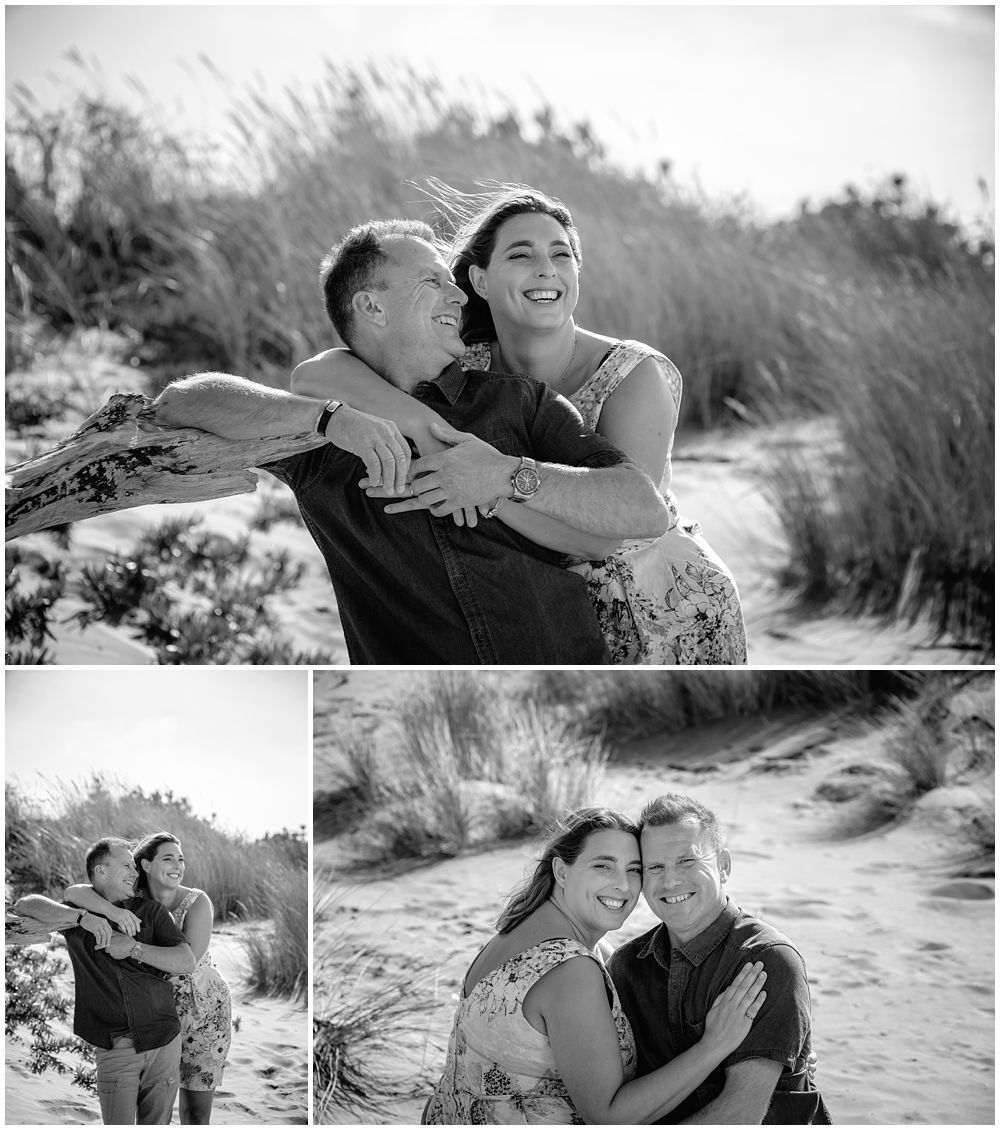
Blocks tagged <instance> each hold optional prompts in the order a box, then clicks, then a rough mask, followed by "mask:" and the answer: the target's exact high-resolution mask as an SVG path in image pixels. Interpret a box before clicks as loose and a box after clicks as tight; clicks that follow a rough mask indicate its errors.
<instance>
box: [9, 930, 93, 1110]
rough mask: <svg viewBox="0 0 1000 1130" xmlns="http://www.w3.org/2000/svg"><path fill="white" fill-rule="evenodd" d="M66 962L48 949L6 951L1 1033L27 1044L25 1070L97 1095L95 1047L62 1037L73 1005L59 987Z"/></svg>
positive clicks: (81, 1041)
mask: <svg viewBox="0 0 1000 1130" xmlns="http://www.w3.org/2000/svg"><path fill="white" fill-rule="evenodd" d="M67 964H68V963H67V960H66V958H65V957H64V956H63V955H62V954H60V953H53V952H51V951H50V950H44V951H39V950H36V949H32V948H30V947H24V948H21V947H18V946H8V947H7V948H6V951H5V954H4V984H5V994H4V1002H5V1003H4V1034H5V1036H6V1037H7V1039H8V1040H12V1041H14V1042H15V1043H19V1044H26V1045H27V1047H28V1055H29V1058H28V1069H29V1071H31V1073H32V1074H33V1075H41V1074H42V1073H43V1072H45V1071H55V1072H56V1073H57V1074H59V1075H69V1076H70V1077H71V1078H72V1081H73V1082H74V1083H75V1084H76V1085H77V1086H79V1087H81V1088H82V1089H83V1090H85V1091H89V1092H91V1093H96V1091H97V1082H96V1070H95V1067H94V1053H93V1049H92V1048H91V1046H90V1044H88V1043H86V1041H84V1040H81V1039H79V1038H78V1037H76V1036H67V1035H65V1034H64V1033H65V1025H66V1023H67V1022H68V1021H69V1016H70V1011H71V1009H72V1007H73V1001H72V998H71V997H69V996H66V995H65V994H64V993H62V991H61V990H60V989H59V978H60V977H61V976H63V975H64V974H65V973H66V971H67ZM54 1025H58V1027H59V1028H60V1029H62V1033H63V1034H60V1032H58V1031H56V1028H55V1027H54Z"/></svg>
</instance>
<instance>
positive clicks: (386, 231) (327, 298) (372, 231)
mask: <svg viewBox="0 0 1000 1130" xmlns="http://www.w3.org/2000/svg"><path fill="white" fill-rule="evenodd" d="M387 239H423V240H426V241H427V243H430V244H432V245H434V246H436V245H437V237H436V236H435V235H434V231H433V229H432V228H431V227H430V226H429V225H428V224H425V223H423V222H422V221H421V220H369V222H368V223H367V224H359V225H358V226H357V227H356V228H351V230H350V231H349V232H348V233H347V235H346V236H345V237H344V238H343V239H342V240H341V241H340V243H338V244H337V245H336V246H335V247H332V248H331V249H330V250H329V251H328V252H327V254H326V255H324V256H323V261H322V262H321V263H320V265H319V282H320V286H321V287H322V289H323V304H324V305H325V307H326V314H327V317H328V318H329V319H330V321H331V322H332V323H333V328H334V329H335V330H336V331H337V333H338V334H339V335H340V338H341V340H342V341H343V342H344V344H345V345H348V346H350V345H351V344H352V343H353V338H354V307H353V306H352V305H351V303H352V301H353V299H354V296H355V295H356V294H357V293H358V291H361V290H385V286H386V283H385V277H384V272H385V268H386V265H387V263H388V262H389V256H388V255H387V254H386V251H385V247H384V244H385V241H386V240H387Z"/></svg>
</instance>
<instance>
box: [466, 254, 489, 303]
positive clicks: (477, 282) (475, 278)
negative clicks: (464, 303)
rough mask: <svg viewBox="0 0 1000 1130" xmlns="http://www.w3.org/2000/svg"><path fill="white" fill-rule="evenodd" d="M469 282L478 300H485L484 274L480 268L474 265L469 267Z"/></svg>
mask: <svg viewBox="0 0 1000 1130" xmlns="http://www.w3.org/2000/svg"><path fill="white" fill-rule="evenodd" d="M469 282H470V283H472V289H473V290H474V291H475V292H476V294H478V295H479V297H480V298H482V299H484V300H485V298H486V272H485V271H484V270H483V268H482V267H477V266H476V264H475V263H472V264H471V265H470V266H469Z"/></svg>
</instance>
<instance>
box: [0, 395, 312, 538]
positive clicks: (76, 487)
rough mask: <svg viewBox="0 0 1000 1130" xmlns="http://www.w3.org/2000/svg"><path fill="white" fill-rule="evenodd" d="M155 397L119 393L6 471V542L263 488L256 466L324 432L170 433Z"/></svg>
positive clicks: (304, 445)
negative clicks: (100, 518)
mask: <svg viewBox="0 0 1000 1130" xmlns="http://www.w3.org/2000/svg"><path fill="white" fill-rule="evenodd" d="M152 404H153V402H152V400H150V398H149V397H147V396H140V395H139V394H137V393H129V394H118V395H115V396H112V397H111V399H110V400H109V401H108V402H107V404H105V405H104V406H103V407H101V408H99V409H98V410H97V411H96V412H95V413H94V414H93V415H92V416H91V417H89V419H87V420H85V421H84V422H83V424H82V425H81V426H80V427H79V429H78V430H77V431H75V432H74V433H73V434H72V435H71V436H68V437H67V438H66V439H64V440H63V441H62V442H61V443H60V444H58V446H56V447H54V448H53V449H52V450H51V451H47V452H45V453H44V454H42V455H38V456H36V457H35V458H34V459H28V460H26V461H25V462H23V463H18V464H17V465H16V466H13V467H8V468H7V483H6V488H7V489H6V499H5V524H6V529H7V536H6V540H7V541H10V540H12V539H13V538H19V537H23V536H24V535H25V534H31V533H35V532H37V531H38V530H46V529H50V528H51V527H53V526H61V525H63V524H64V523H66V522H79V521H80V520H81V519H83V518H93V517H94V516H95V515H97V514H110V513H113V512H114V511H116V510H128V509H130V508H131V507H133V506H147V505H149V504H150V503H154V502H203V501H205V500H207V499H211V498H225V497H227V496H229V495H234V494H249V493H251V492H252V491H254V490H256V489H257V475H256V474H254V472H253V471H252V470H251V469H250V468H251V467H259V466H261V465H262V464H264V463H268V462H270V461H271V460H274V459H280V458H282V457H283V456H286V455H294V454H297V453H298V452H300V451H309V450H310V449H312V448H314V447H319V446H320V445H321V444H322V443H324V442H325V441H324V440H323V439H322V438H321V437H320V436H317V435H314V434H311V433H310V434H306V435H299V436H277V437H271V438H267V439H254V440H228V439H221V438H220V437H219V436H214V435H211V434H210V433H208V432H203V431H199V430H198V429H197V428H176V429H168V428H162V427H160V426H159V425H158V424H157V423H156V422H155V420H154V419H153V413H152Z"/></svg>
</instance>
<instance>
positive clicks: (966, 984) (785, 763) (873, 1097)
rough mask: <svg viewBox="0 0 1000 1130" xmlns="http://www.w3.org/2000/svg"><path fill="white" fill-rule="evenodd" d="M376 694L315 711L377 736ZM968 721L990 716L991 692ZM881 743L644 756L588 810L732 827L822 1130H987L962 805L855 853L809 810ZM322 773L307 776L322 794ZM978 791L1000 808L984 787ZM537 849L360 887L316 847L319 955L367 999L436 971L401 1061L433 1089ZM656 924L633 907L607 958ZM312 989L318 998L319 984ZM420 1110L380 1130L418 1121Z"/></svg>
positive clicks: (986, 1006) (735, 886)
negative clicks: (658, 805) (701, 815)
mask: <svg viewBox="0 0 1000 1130" xmlns="http://www.w3.org/2000/svg"><path fill="white" fill-rule="evenodd" d="M378 679H379V676H377V675H376V674H375V673H357V674H354V673H351V674H350V675H349V676H348V679H347V682H346V683H341V684H340V685H339V686H338V687H336V688H333V687H331V689H330V690H329V691H328V692H326V693H325V697H321V696H320V695H319V694H317V709H318V710H322V711H326V712H327V714H326V717H327V725H328V728H330V727H332V726H333V725H339V724H341V723H342V722H343V720H344V718H345V716H351V717H353V718H354V719H355V720H356V721H357V723H358V724H361V725H363V726H365V727H366V728H370V729H371V730H372V732H373V733H374V734H376V735H377V734H378V732H379V729H380V727H382V726H383V725H384V724H385V722H386V720H387V719H388V718H389V716H390V708H389V705H388V699H387V694H388V692H389V687H388V686H387V683H388V681H389V679H388V676H386V675H382V676H381V680H382V681H381V685H380V684H379V682H378ZM361 680H363V681H361ZM990 685H991V684H990ZM338 703H340V704H341V708H340V709H339V710H338V709H336V707H337V704H338ZM965 709H968V711H969V712H970V713H975V712H976V711H982V710H985V711H986V712H987V713H989V711H990V710H991V709H992V690H990V691H989V692H988V693H986V694H984V693H983V692H979V695H978V698H976V696H971V697H970V699H969V701H968V702H967V704H966V706H965ZM883 738H884V733H883V732H882V731H881V730H880V729H879V727H878V726H870V725H864V726H861V725H859V724H857V723H855V722H850V723H848V722H845V721H843V720H840V719H838V718H837V717H836V716H835V715H832V714H831V715H820V714H816V713H807V714H803V715H801V716H798V717H791V716H790V717H784V718H781V719H772V720H766V719H762V720H751V721H748V722H740V723H739V724H729V723H727V724H719V725H716V726H712V727H709V728H707V729H703V730H695V731H691V732H690V734H685V735H683V736H681V737H672V738H664V739H647V740H645V741H642V742H636V743H633V745H631V746H630V747H628V748H627V749H624V750H622V751H621V753H620V754H619V755H618V756H616V758H615V760H614V761H613V762H612V763H611V764H610V765H609V767H608V769H607V773H606V777H605V782H604V785H603V787H602V789H601V796H600V798H599V799H600V800H602V801H603V802H604V803H608V804H611V805H614V806H617V807H620V808H622V809H623V810H624V811H626V812H629V813H631V814H633V815H636V814H638V810H639V808H640V807H641V805H642V803H643V801H644V800H645V799H646V798H648V797H650V796H652V795H655V794H656V793H658V792H662V791H666V790H672V791H678V792H688V793H690V794H692V795H694V796H696V797H697V798H698V799H700V800H702V801H703V802H705V803H707V804H708V805H709V806H711V807H712V808H713V809H714V810H715V811H716V812H717V813H718V815H719V816H720V818H721V819H722V820H723V821H724V823H725V824H726V825H727V827H728V831H729V843H730V847H731V849H732V852H733V860H734V866H733V874H732V879H731V883H730V888H729V891H730V895H731V896H732V897H733V898H734V899H735V901H737V902H738V903H739V904H740V905H742V906H743V907H744V908H745V909H748V910H752V911H754V912H756V913H758V914H760V915H761V916H762V917H763V918H764V919H765V920H767V921H768V922H770V923H771V924H772V925H774V926H776V927H777V928H778V929H780V930H782V931H783V932H784V933H786V934H787V935H788V936H789V937H790V938H791V939H792V940H793V942H795V943H796V944H797V946H798V947H799V948H800V950H801V952H802V954H803V955H804V957H805V960H806V964H807V968H808V972H809V979H810V987H811V992H812V1000H813V1044H814V1048H815V1051H816V1053H817V1055H818V1056H819V1074H818V1077H817V1083H818V1085H819V1087H820V1088H821V1090H822V1091H823V1093H824V1096H825V1098H826V1100H827V1102H828V1105H829V1107H830V1111H831V1113H832V1116H833V1119H834V1122H836V1123H840V1124H875V1125H888V1124H905V1123H918V1124H925V1125H934V1124H944V1125H955V1124H974V1125H992V1124H994V1121H995V1107H994V1031H995V1030H994V936H995V899H994V883H993V880H992V878H990V879H978V878H956V877H955V873H956V856H957V854H959V853H960V851H961V845H962V843H963V841H962V837H961V835H960V829H961V827H962V826H963V823H964V822H966V821H967V820H968V813H969V805H970V804H972V803H973V802H974V797H973V795H972V793H971V792H970V791H969V789H968V788H966V789H962V788H958V789H943V790H936V791H935V792H932V793H929V794H928V795H927V796H926V797H925V798H924V799H923V800H922V801H921V802H920V803H919V804H918V807H917V809H916V811H915V812H914V813H913V814H912V815H911V816H910V817H909V818H908V819H907V820H906V821H904V822H902V823H900V824H898V825H894V826H891V827H889V828H885V829H883V830H880V831H876V832H872V833H868V834H867V835H862V836H857V837H845V836H843V835H842V834H840V833H839V832H838V831H837V830H836V829H837V823H836V822H837V820H838V810H839V806H837V805H833V804H831V803H830V802H829V801H827V800H824V799H821V798H820V797H819V796H817V789H818V788H819V787H820V786H821V785H822V784H823V783H824V782H825V781H829V780H830V779H831V778H835V777H836V776H837V774H838V771H840V770H843V769H844V768H845V767H847V766H851V765H858V764H865V763H867V762H869V761H870V760H871V759H873V758H874V757H876V756H877V755H878V753H879V749H880V746H881V743H882V741H883ZM320 745H321V737H320V736H319V735H318V737H317V753H319V750H320ZM321 769H322V762H321V760H318V762H317V769H316V785H317V787H319V786H320V783H321V781H320V777H321ZM989 772H990V773H991V772H992V770H990V771H989ZM979 786H980V788H982V789H985V790H987V792H988V794H989V795H992V787H993V786H992V781H991V780H990V779H989V778H987V779H986V780H985V781H981V782H979ZM535 846H536V845H535V844H533V843H518V844H516V845H512V846H503V847H497V848H494V849H493V850H488V851H485V852H477V853H474V854H469V855H464V856H461V857H458V858H454V859H447V860H443V861H439V862H435V863H432V864H429V865H427V866H423V867H417V868H414V869H411V870H407V871H406V872H405V873H400V874H397V875H394V876H391V877H386V876H385V874H384V873H383V875H382V876H378V875H365V876H355V877H353V878H352V877H351V876H350V875H349V874H347V873H346V872H345V868H344V864H345V855H344V851H343V846H342V842H341V841H340V840H338V839H331V840H327V841H326V842H318V843H316V845H315V852H314V858H315V868H316V898H317V900H321V899H323V898H326V899H328V900H329V911H328V913H327V915H326V921H325V923H324V924H323V925H322V926H321V927H319V928H318V930H317V934H316V937H315V947H316V952H317V953H318V954H319V953H321V952H322V947H323V944H324V938H325V937H326V938H329V937H331V936H332V935H333V933H334V932H335V931H339V932H342V933H343V932H346V934H347V936H348V937H349V938H350V939H351V942H352V944H354V945H356V946H357V947H359V948H363V949H364V950H365V951H366V953H367V954H368V965H367V970H368V976H369V984H370V986H371V987H372V988H375V987H376V986H379V985H384V984H385V983H386V982H387V981H390V980H403V979H405V978H407V977H408V976H410V975H411V973H410V971H411V970H412V969H413V968H415V967H416V966H418V965H421V966H431V967H433V968H435V969H436V970H437V986H438V987H437V993H436V995H437V997H438V999H439V1002H440V1008H439V1009H438V1011H437V1012H436V1013H435V1014H434V1018H433V1020H432V1021H431V1022H430V1023H429V1024H428V1026H427V1032H426V1037H425V1039H424V1040H423V1041H422V1043H421V1044H419V1045H417V1044H415V1045H414V1046H413V1048H412V1049H411V1050H412V1054H413V1055H414V1057H415V1062H417V1063H420V1062H422V1063H423V1064H424V1070H425V1072H426V1075H427V1077H433V1076H434V1075H435V1074H436V1073H437V1072H439V1071H440V1068H441V1066H442V1065H443V1051H442V1049H443V1047H444V1045H445V1043H446V1040H447V1033H448V1030H449V1027H450V1021H451V1016H452V1012H453V1007H454V1000H455V993H456V990H457V988H458V986H459V984H460V979H461V978H462V976H463V975H464V973H465V970H466V968H467V965H468V963H469V962H470V960H471V959H472V957H473V956H474V954H475V952H476V950H477V949H478V947H479V946H480V945H482V943H483V942H484V941H485V940H486V939H487V938H488V937H489V936H490V934H491V932H492V924H493V922H494V920H495V917H496V913H497V911H498V908H499V899H500V897H501V896H502V895H503V894H504V893H506V892H508V891H509V890H510V889H511V888H512V887H513V886H514V885H515V884H516V883H517V882H518V881H519V880H520V879H521V878H522V876H523V875H524V873H525V870H526V869H527V868H529V867H530V866H531V865H532V864H533V860H534V858H535V855H534V852H535ZM655 923H656V920H655V918H654V917H653V916H652V914H651V912H650V911H649V910H648V908H647V907H646V906H645V904H644V903H643V901H642V900H641V899H640V903H639V906H638V908H637V909H636V911H635V912H634V913H633V915H632V916H631V918H630V919H629V920H628V922H627V923H626V924H625V927H624V928H623V929H622V930H621V931H620V932H619V935H618V939H617V940H624V939H627V938H629V937H633V936H635V935H637V934H639V933H642V932H644V931H645V930H647V929H649V928H650V927H651V926H652V925H655ZM612 940H616V939H615V938H612ZM316 976H317V991H320V990H321V987H322V977H323V973H322V969H319V970H317V973H316ZM420 1105H421V1104H420V1103H419V1102H413V1103H410V1104H406V1105H404V1106H401V1107H399V1108H398V1109H397V1112H396V1114H395V1115H394V1117H393V1118H392V1119H390V1120H389V1121H393V1122H407V1123H410V1122H414V1121H416V1119H417V1118H418V1117H419V1110H420ZM343 1121H351V1119H350V1118H348V1117H345V1118H344V1119H343Z"/></svg>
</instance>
